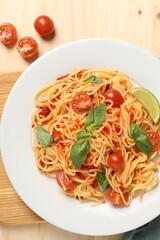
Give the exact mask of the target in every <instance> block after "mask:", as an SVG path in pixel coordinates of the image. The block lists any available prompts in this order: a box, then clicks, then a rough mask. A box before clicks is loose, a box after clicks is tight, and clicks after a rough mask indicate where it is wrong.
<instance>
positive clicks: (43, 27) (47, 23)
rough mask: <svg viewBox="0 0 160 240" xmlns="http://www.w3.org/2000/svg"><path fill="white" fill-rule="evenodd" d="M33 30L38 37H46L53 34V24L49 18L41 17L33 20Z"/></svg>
mask: <svg viewBox="0 0 160 240" xmlns="http://www.w3.org/2000/svg"><path fill="white" fill-rule="evenodd" d="M34 28H35V30H36V31H37V32H38V33H39V35H41V36H42V37H46V36H48V35H50V34H51V33H53V31H54V22H53V20H52V19H51V18H50V17H48V16H46V15H41V16H39V17H37V18H36V19H35V21H34Z"/></svg>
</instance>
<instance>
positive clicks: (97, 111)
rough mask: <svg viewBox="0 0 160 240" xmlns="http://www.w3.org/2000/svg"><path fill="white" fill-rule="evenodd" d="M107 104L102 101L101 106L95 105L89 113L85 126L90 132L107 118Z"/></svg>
mask: <svg viewBox="0 0 160 240" xmlns="http://www.w3.org/2000/svg"><path fill="white" fill-rule="evenodd" d="M105 115H106V104H105V103H102V104H101V105H99V106H96V107H94V108H93V109H92V110H91V111H90V112H89V114H88V116H87V118H86V121H85V126H86V129H87V131H88V132H92V131H93V130H95V129H96V128H97V127H99V126H100V125H101V124H102V122H103V121H104V119H105Z"/></svg>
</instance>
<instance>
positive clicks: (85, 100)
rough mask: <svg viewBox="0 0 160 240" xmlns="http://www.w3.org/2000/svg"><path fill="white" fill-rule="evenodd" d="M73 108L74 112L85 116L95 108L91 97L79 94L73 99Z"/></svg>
mask: <svg viewBox="0 0 160 240" xmlns="http://www.w3.org/2000/svg"><path fill="white" fill-rule="evenodd" d="M71 106H72V109H73V111H74V112H76V113H78V114H83V113H88V112H89V111H90V110H91V109H92V108H93V103H92V100H91V97H90V96H89V95H87V94H85V93H79V94H76V95H75V96H74V97H73V99H72V101H71Z"/></svg>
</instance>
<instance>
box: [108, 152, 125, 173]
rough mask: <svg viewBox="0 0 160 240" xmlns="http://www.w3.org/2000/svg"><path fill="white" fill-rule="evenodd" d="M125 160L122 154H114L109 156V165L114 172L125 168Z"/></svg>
mask: <svg viewBox="0 0 160 240" xmlns="http://www.w3.org/2000/svg"><path fill="white" fill-rule="evenodd" d="M124 163H125V162H124V158H123V156H122V154H121V153H112V154H110V155H109V157H108V160H107V164H108V166H109V167H111V168H113V170H120V169H122V168H124Z"/></svg>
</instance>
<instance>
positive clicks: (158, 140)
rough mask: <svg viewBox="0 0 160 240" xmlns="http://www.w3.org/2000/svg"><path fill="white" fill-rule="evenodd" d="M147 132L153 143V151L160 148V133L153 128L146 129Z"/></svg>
mask: <svg viewBox="0 0 160 240" xmlns="http://www.w3.org/2000/svg"><path fill="white" fill-rule="evenodd" d="M146 134H147V136H148V138H149V140H150V142H151V145H152V149H151V151H152V152H156V151H158V150H159V149H160V135H159V133H157V132H155V131H152V130H148V131H146Z"/></svg>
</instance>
